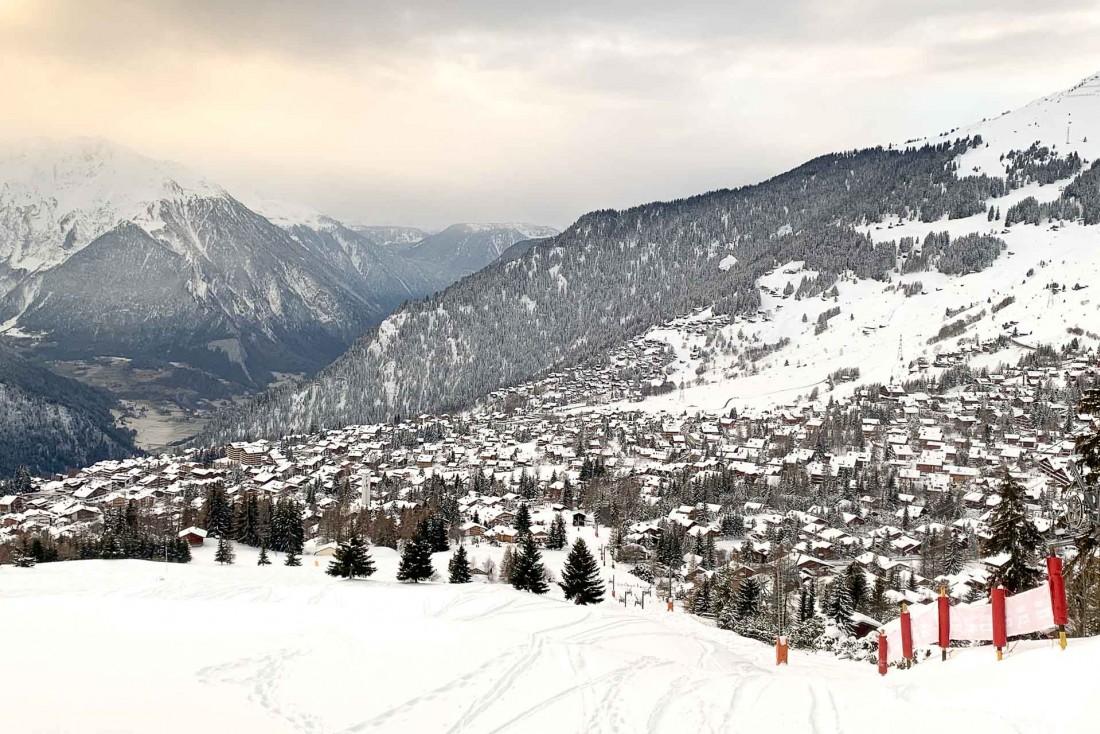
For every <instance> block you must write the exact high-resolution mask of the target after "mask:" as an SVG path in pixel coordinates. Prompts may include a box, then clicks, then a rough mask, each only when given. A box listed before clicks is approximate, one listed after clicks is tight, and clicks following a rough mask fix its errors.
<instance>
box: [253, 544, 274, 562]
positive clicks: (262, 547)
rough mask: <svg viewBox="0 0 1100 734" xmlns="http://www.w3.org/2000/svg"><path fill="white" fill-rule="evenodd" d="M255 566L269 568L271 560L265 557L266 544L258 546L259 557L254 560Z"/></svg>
mask: <svg viewBox="0 0 1100 734" xmlns="http://www.w3.org/2000/svg"><path fill="white" fill-rule="evenodd" d="M256 565H257V566H270V565H271V559H270V558H268V557H267V543H266V542H265V543H263V544H261V545H260V557H259V558H257V559H256Z"/></svg>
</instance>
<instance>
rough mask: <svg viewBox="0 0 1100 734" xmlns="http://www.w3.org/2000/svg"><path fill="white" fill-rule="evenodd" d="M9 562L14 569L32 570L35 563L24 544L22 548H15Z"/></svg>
mask: <svg viewBox="0 0 1100 734" xmlns="http://www.w3.org/2000/svg"><path fill="white" fill-rule="evenodd" d="M11 562H12V564H13V565H15V566H16V568H34V564H35V563H36V561H35V558H34V554H33V553H30V552H29V551H28V550H27V549H26V547H25V544H24V547H22V548H16V549H15V550H14V551H13V552H12V557H11Z"/></svg>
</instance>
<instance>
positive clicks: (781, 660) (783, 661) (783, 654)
mask: <svg viewBox="0 0 1100 734" xmlns="http://www.w3.org/2000/svg"><path fill="white" fill-rule="evenodd" d="M775 664H776V665H787V638H786V637H782V636H780V637H776V638H775Z"/></svg>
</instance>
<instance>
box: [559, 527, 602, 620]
mask: <svg viewBox="0 0 1100 734" xmlns="http://www.w3.org/2000/svg"><path fill="white" fill-rule="evenodd" d="M558 585H559V586H560V587H561V589H562V591H564V592H565V598H566V599H569V600H571V601H572V602H573V603H574V604H599V603H600V602H601V601H603V593H604V584H603V581H602V580H601V579H600V569H599V566H597V565H596V558H595V557H594V556H593V555H592V552H591V551H589V550H588V544H587V543H585V542H584V539H583V538H577V540H576V542H575V543H573V547H572V549H570V551H569V555H568V556H567V557H566V559H565V567H564V568H563V569H562V580H561V583H560V584H558Z"/></svg>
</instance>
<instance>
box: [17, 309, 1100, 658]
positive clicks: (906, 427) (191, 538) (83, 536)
mask: <svg viewBox="0 0 1100 734" xmlns="http://www.w3.org/2000/svg"><path fill="white" fill-rule="evenodd" d="M696 328H697V327H695V326H691V329H689V333H690V332H692V331H694V330H695V329H696ZM1025 361H1026V364H1023V365H1020V366H1014V367H1007V366H1005V367H1003V368H1002V369H999V370H996V371H993V372H988V371H986V372H983V373H978V374H976V373H974V372H971V371H970V369H969V368H968V367H967V366H966V364H965V362H964V363H962V364H958V365H955V366H952V367H950V368H945V369H942V370H934V371H933V372H932V373H928V372H922V371H920V370H914V374H913V376H912V378H909V376H907V380H906V382H904V383H898V384H894V385H883V386H861V387H859V388H858V389H856V390H854V391H852V392H851V395H850V396H849V397H846V398H840V399H836V398H834V397H833V394H832V391H833V389H834V387H835V388H839V387H840V386H841V385H842V383H837V384H836V385H833V384H831V383H830V384H829V385H827V386H825V388H824V390H815V394H814V397H813V399H810V397H808V396H806V397H803V398H802V399H800V400H797V401H794V402H791V403H789V404H786V405H780V406H777V407H775V408H773V409H763V410H745V411H743V412H742V413H740V414H737V413H736V411H730V412H729V413H728V414H717V415H708V414H703V413H694V414H687V413H684V412H682V413H680V414H670V413H667V412H665V411H663V410H658V411H655V412H648V411H644V410H638V409H635V410H624V409H621V408H619V407H607V406H606V405H601V403H603V402H606V399H607V397H606V396H608V395H616V394H624V395H626V394H629V393H631V392H633V391H637V390H639V389H644V387H645V386H647V385H650V384H652V383H654V382H656V381H655V380H654V379H653V378H652V377H651V376H650V375H649V374H648V373H647V372H645V371H644V370H642V372H641V373H639V368H640V367H643V366H645V365H647V364H648V365H649V366H650V367H651V368H652V369H654V370H658V371H659V370H660V369H661V360H657V359H654V360H652V361H651V362H649V363H646V362H645V361H644V359H632V360H630V362H629V368H628V367H626V366H625V365H623V364H622V363H621V362H620V361H619V359H618V358H617V357H616V358H613V360H612V362H613V363H615V364H620V365H621V366H620V367H619V371H625V370H627V369H629V370H630V372H631V373H632V374H634V375H639V374H641V376H640V377H638V376H635V377H634V378H633V381H631V379H628V378H624V377H621V376H620V375H618V374H617V373H616V370H615V369H611V368H606V367H605V368H602V369H578V370H575V371H571V372H569V373H563V374H555V375H552V376H550V377H548V378H547V379H545V380H543V381H540V382H539V383H537V384H532V385H525V386H521V387H519V388H516V389H514V390H510V391H507V392H504V393H499V394H493V395H490V396H489V397H488V398H487V399H486V401H485V406H483V407H482V408H479V409H475V410H472V411H470V412H469V413H465V414H462V415H456V416H430V415H423V416H419V417H416V418H413V419H408V420H403V421H401V422H398V423H389V424H375V425H362V426H350V427H348V428H345V429H340V430H331V431H325V432H322V433H317V434H311V435H302V436H291V437H287V438H284V439H281V440H279V441H257V442H254V443H240V442H237V443H232V444H230V445H228V446H223V447H216V448H210V449H201V450H190V451H186V452H182V453H178V454H175V455H172V454H164V455H161V456H155V457H144V458H136V459H130V460H124V461H106V462H100V463H98V464H95V465H92V466H90V467H87V468H85V469H82V470H79V471H74V472H71V473H69V475H68V476H62V475H57V476H54V477H30V476H26V475H24V476H17V477H15V478H13V479H12V480H11V481H10V482H9V484H10V486H11V487H12V488H13V492H15V493H13V494H8V495H6V496H4V497H3V498H0V541H3V546H0V547H3V549H4V551H5V552H6V554H7V557H5V558H0V562H11V561H12V560H13V558H12V556H13V555H15V556H17V558H16V559H15V560H17V561H18V560H20V559H22V560H23V562H26V560H28V559H30V560H33V561H37V562H43V561H50V560H56V559H70V558H113V557H141V558H150V559H154V560H155V559H157V558H158V557H161V556H163V555H164V554H165V553H167V554H169V555H168V557H169V558H170V560H184V558H180V559H177V558H176V555H178V554H179V553H180V552H181V550H182V549H177V548H176V546H175V543H167V544H166V542H165V539H166V538H171V539H172V540H173V541H175V540H176V539H180V541H181V542H182V541H186V545H187V546H190V547H202V546H204V545H209V544H211V543H215V544H216V543H217V542H218V540H219V539H223V538H228V539H231V540H232V541H235V542H236V543H242V544H245V545H248V546H252V547H254V548H259V547H261V546H263V547H266V548H268V549H269V550H271V551H272V552H281V553H285V552H287V551H288V550H291V549H293V551H294V553H295V554H299V555H301V554H304V557H305V559H306V562H307V563H308V562H310V560H309V559H311V558H312V559H325V562H326V563H327V561H328V557H331V556H332V555H333V554H334V553H335V552H336V551H337V550H338V549H339V547H340V544H341V543H345V542H346V541H348V539H349V538H350V537H352V536H356V537H359V536H361V537H363V538H369V539H370V541H371V543H372V544H373V545H375V546H378V547H381V548H388V549H391V550H394V551H398V550H400V549H402V548H404V547H407V546H408V544H409V543H411V542H413V541H414V540H416V539H417V538H419V537H420V533H422V531H423V526H424V524H425V523H426V524H427V525H429V526H431V527H433V528H436V530H435V531H434V534H433V536H432V539H431V543H432V545H433V550H434V551H435V552H437V553H442V552H446V551H448V550H452V549H454V548H458V547H465V548H466V553H467V556H468V557H469V559H470V568H471V574H473V576H474V577H477V578H478V580H481V581H485V582H501V583H507V577H508V570H509V566H510V557H511V556H512V555H513V548H515V547H516V545H517V543H519V542H521V541H522V539H523V537H524V536H526V535H530V537H531V538H532V539H533V540H534V543H535V545H536V546H537V547H539V548H545V549H548V550H555V551H561V550H562V549H563V548H566V547H567V546H569V545H570V540H571V539H573V538H575V537H584V538H585V539H586V540H587V541H588V543H589V544H590V545H591V546H592V549H593V551H594V552H595V553H596V554H597V555H598V557H599V559H600V561H601V567H602V568H603V576H604V577H605V579H606V580H607V581H608V582H609V583H614V584H615V589H616V590H617V591H619V592H621V593H618V594H617V595H616V598H619V599H620V603H625V601H626V600H630V599H631V597H633V602H637V603H644V602H642V599H643V598H645V599H648V600H649V603H650V604H651V605H657V604H658V603H660V604H666V603H667V600H668V598H669V597H670V596H671V598H672V608H675V609H676V610H677V611H681V610H682V611H684V612H689V613H693V614H696V615H699V616H701V617H704V618H707V619H711V620H714V621H715V622H716V623H717V624H718V626H720V627H722V628H724V629H739V630H740V631H741V632H742V633H747V634H749V635H750V636H755V637H757V638H758V639H761V640H765V641H770V640H771V639H772V638H773V637H774V636H775V635H777V634H782V633H788V634H791V636H792V639H793V640H794V641H795V644H796V645H798V646H805V647H821V646H826V647H832V646H833V645H834V641H835V642H836V643H837V644H840V643H843V642H844V641H845V638H851V639H852V640H853V641H854V640H859V639H860V638H864V637H865V636H866V635H867V633H869V632H871V631H874V630H877V629H879V628H880V627H881V626H882V624H883V623H885V622H887V621H890V620H891V619H894V618H896V617H897V616H898V613H899V609H900V603H902V602H908V603H910V604H919V603H921V602H924V601H928V600H931V599H934V598H936V597H937V595H938V593H939V590H940V589H941V588H945V589H946V590H947V592H948V594H949V595H950V596H951V597H953V598H955V599H957V600H960V601H973V600H975V599H978V598H984V596H985V594H986V593H987V589H988V588H989V585H990V579H991V578H995V577H997V576H998V574H999V573H1000V572H1001V569H1002V566H1003V564H1004V563H1005V562H1006V560H1007V558H1006V554H1004V553H994V552H990V551H989V550H988V546H989V544H990V543H991V541H993V540H994V527H995V525H996V521H995V518H996V517H997V513H998V508H999V507H1000V506H1001V504H1002V502H1003V495H1004V493H1005V491H1006V487H1007V486H1010V485H1011V486H1012V487H1013V488H1014V489H1013V492H1014V496H1013V503H1015V504H1017V505H1018V506H1019V508H1020V509H1021V510H1022V511H1024V512H1026V514H1027V516H1028V518H1029V521H1030V523H1031V524H1032V525H1033V526H1034V529H1035V531H1036V534H1037V536H1041V537H1042V538H1044V539H1046V541H1048V542H1050V543H1054V544H1061V542H1062V541H1063V540H1070V539H1072V538H1073V535H1072V533H1073V532H1074V531H1075V530H1076V529H1077V528H1078V527H1079V524H1080V522H1081V514H1082V512H1083V511H1084V509H1085V508H1084V506H1083V505H1081V502H1082V500H1081V497H1080V492H1079V487H1078V484H1077V482H1076V481H1075V474H1074V472H1075V465H1074V464H1073V461H1074V453H1075V450H1076V448H1075V439H1076V438H1077V437H1078V436H1081V435H1085V434H1087V433H1088V432H1090V431H1095V429H1096V426H1097V425H1098V424H1100V416H1097V417H1095V418H1094V416H1092V415H1090V414H1087V413H1082V412H1080V410H1079V408H1078V403H1079V402H1080V400H1081V399H1082V395H1083V393H1084V391H1085V390H1088V389H1090V387H1091V386H1092V385H1094V384H1096V379H1097V373H1098V371H1100V366H1098V362H1097V356H1096V354H1095V353H1085V352H1077V351H1072V350H1066V351H1063V352H1062V353H1057V352H1055V351H1054V350H1052V349H1047V350H1046V351H1045V352H1042V353H1032V354H1030V355H1029V356H1028V357H1027V358H1026V360H1025ZM935 373H938V374H935ZM639 386H640V387H639ZM617 391H618V392H617ZM535 395H538V397H534V396H535ZM581 395H594V396H598V397H597V399H596V400H593V401H592V403H587V402H583V401H582V402H574V400H575V399H576V398H577V397H578V396H581ZM556 399H557V400H558V401H559V402H560V401H566V402H564V403H563V404H562V405H559V406H554V405H553V403H554V402H555V400H556ZM501 405H508V406H511V407H509V408H508V409H507V410H492V411H490V409H489V407H500V406H501ZM486 406H488V407H486ZM18 483H22V486H17V484H18ZM291 508H293V509H291ZM287 518H290V519H289V520H288V519H287ZM287 523H291V524H294V525H295V526H296V527H295V528H294V530H293V533H292V534H293V535H294V536H295V537H296V538H297V541H296V542H291V540H290V537H289V535H288V532H289V531H288V530H287V527H288V526H287ZM1044 549H1045V546H1042V547H1039V546H1036V547H1034V548H1032V549H1031V550H1032V551H1033V552H1035V553H1040V552H1041V551H1043V550H1044ZM185 555H186V554H185ZM298 562H301V558H299V559H298ZM437 572H438V573H439V574H442V573H443V568H442V567H441V568H439V569H437ZM670 583H671V594H670V592H669V588H670V586H669V584H670ZM741 589H748V591H745V592H741V591H740V590H741ZM610 590H611V589H610V588H609V591H610ZM747 598H751V600H752V603H751V604H749V602H748V601H747V600H746V599H747ZM739 603H741V604H742V605H748V607H746V608H742V609H741V610H740V611H738V604H739ZM1085 614H1086V617H1085V618H1083V619H1082V620H1080V623H1081V624H1084V625H1086V627H1087V628H1089V629H1092V628H1093V626H1094V625H1096V624H1100V616H1097V615H1100V610H1093V609H1090V610H1088V611H1087V612H1085ZM834 628H835V630H834ZM868 641H870V638H868ZM837 652H838V653H840V654H843V655H850V656H854V657H857V658H861V659H867V660H870V659H871V658H872V655H871V647H870V646H869V644H868V645H864V646H862V647H860V646H859V645H855V646H854V647H853V646H852V645H848V646H844V645H841V646H840V647H838V648H837Z"/></svg>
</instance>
